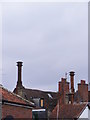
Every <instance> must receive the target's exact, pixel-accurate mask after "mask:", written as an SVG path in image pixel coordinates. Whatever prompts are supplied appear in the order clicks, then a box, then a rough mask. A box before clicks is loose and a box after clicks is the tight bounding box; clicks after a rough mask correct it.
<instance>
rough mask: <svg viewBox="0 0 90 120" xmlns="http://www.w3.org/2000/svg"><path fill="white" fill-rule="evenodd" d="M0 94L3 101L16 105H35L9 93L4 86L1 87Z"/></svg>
mask: <svg viewBox="0 0 90 120" xmlns="http://www.w3.org/2000/svg"><path fill="white" fill-rule="evenodd" d="M0 94H1V95H2V99H3V100H7V101H12V102H16V103H22V104H29V105H32V106H33V105H34V104H33V103H32V102H30V101H28V100H25V99H24V98H22V97H21V96H19V95H16V94H15V93H12V92H10V91H8V90H7V89H5V88H4V87H2V86H0Z"/></svg>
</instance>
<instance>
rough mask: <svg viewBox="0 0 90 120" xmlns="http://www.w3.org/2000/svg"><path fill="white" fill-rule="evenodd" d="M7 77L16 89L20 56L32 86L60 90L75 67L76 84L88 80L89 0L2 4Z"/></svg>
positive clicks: (24, 78) (6, 83) (28, 84)
mask: <svg viewBox="0 0 90 120" xmlns="http://www.w3.org/2000/svg"><path fill="white" fill-rule="evenodd" d="M2 37H3V46H2V47H3V52H2V54H3V64H2V65H3V79H2V84H3V86H4V87H5V88H7V89H9V90H13V89H14V88H15V86H16V82H17V66H16V62H17V61H18V60H21V61H23V73H22V81H23V85H24V86H25V87H28V88H35V89H41V90H50V91H57V84H58V81H59V80H60V79H61V78H62V77H64V76H65V72H67V73H68V76H67V77H68V81H69V72H70V71H71V70H73V71H75V88H76V87H77V83H78V82H80V80H81V79H85V80H86V81H88V3H57V4H56V3H43V4H42V3H38V4H36V3H33V4H31V3H5V4H3V8H2Z"/></svg>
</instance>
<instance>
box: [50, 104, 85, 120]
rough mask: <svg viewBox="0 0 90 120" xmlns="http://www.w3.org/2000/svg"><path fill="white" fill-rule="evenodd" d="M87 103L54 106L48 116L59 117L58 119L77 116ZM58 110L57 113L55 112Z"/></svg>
mask: <svg viewBox="0 0 90 120" xmlns="http://www.w3.org/2000/svg"><path fill="white" fill-rule="evenodd" d="M86 105H87V104H64V105H61V106H59V109H58V105H57V106H56V107H55V109H54V110H53V111H52V114H51V116H50V118H57V117H58V118H59V119H72V118H73V119H74V118H79V116H80V115H81V113H82V112H83V110H84V109H85V107H86ZM57 111H58V113H57Z"/></svg>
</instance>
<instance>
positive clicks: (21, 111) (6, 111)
mask: <svg viewBox="0 0 90 120" xmlns="http://www.w3.org/2000/svg"><path fill="white" fill-rule="evenodd" d="M8 115H11V116H13V118H29V119H30V118H32V110H31V109H30V108H29V109H28V108H23V107H17V106H11V105H2V118H5V117H6V116H8Z"/></svg>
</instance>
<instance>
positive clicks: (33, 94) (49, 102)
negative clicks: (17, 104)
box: [23, 88, 57, 111]
mask: <svg viewBox="0 0 90 120" xmlns="http://www.w3.org/2000/svg"><path fill="white" fill-rule="evenodd" d="M23 93H24V96H25V97H24V98H25V99H27V100H30V101H33V98H44V106H45V108H46V109H47V108H48V109H49V110H51V111H52V110H53V109H54V107H55V106H56V104H57V92H47V91H41V90H35V89H26V88H25V89H23Z"/></svg>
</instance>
